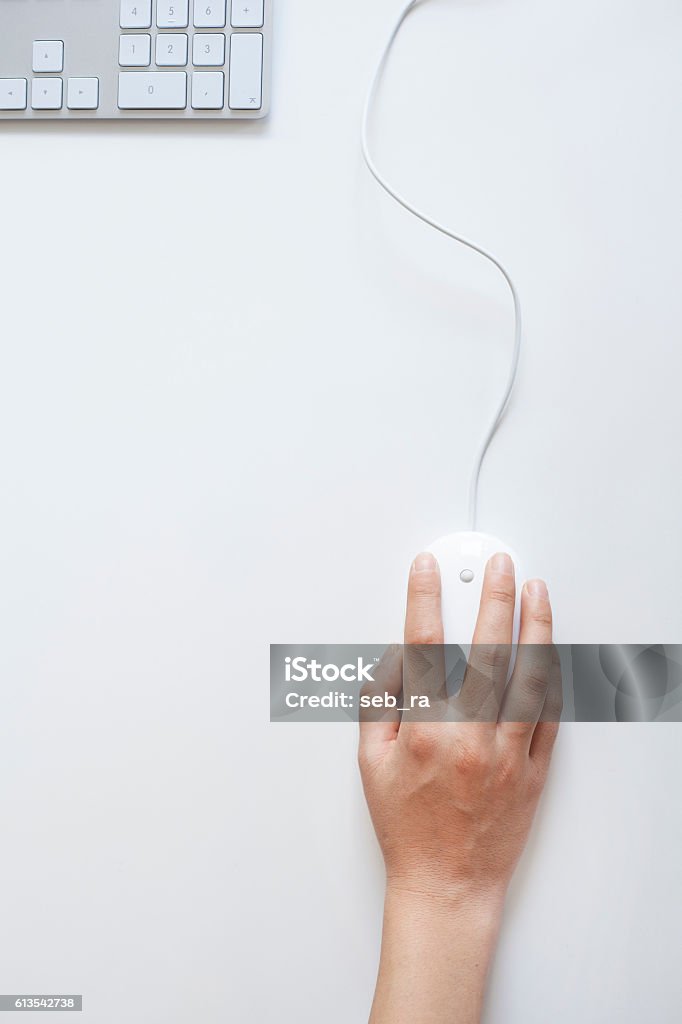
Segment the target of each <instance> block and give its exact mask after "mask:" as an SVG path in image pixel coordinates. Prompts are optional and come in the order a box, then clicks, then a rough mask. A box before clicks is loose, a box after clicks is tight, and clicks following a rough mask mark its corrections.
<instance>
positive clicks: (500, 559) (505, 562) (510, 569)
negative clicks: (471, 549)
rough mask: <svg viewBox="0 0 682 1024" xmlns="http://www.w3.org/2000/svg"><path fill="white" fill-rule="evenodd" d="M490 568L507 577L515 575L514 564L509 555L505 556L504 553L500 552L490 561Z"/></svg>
mask: <svg viewBox="0 0 682 1024" xmlns="http://www.w3.org/2000/svg"><path fill="white" fill-rule="evenodd" d="M490 568H491V569H492V570H493V571H494V572H500V573H503V574H504V575H505V576H513V575H514V563H513V562H512V560H511V558H510V557H509V555H505V554H504V552H502V551H500V552H499V553H498V554H496V555H493V557H492V558H491V559H490Z"/></svg>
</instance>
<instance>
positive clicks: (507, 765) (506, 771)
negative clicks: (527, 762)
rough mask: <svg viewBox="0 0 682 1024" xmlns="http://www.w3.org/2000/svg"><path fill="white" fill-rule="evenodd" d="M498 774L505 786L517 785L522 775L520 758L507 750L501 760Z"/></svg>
mask: <svg viewBox="0 0 682 1024" xmlns="http://www.w3.org/2000/svg"><path fill="white" fill-rule="evenodd" d="M497 774H498V778H499V780H500V782H501V783H502V785H503V786H515V785H516V784H517V783H518V781H519V779H520V777H521V765H520V762H519V758H518V757H516V756H515V754H514V753H511V752H507V753H506V754H505V755H503V756H502V757H501V758H500V760H499V763H498V767H497Z"/></svg>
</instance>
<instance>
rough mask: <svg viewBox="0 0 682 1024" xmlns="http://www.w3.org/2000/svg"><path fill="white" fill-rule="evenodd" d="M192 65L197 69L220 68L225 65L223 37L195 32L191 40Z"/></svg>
mask: <svg viewBox="0 0 682 1024" xmlns="http://www.w3.org/2000/svg"><path fill="white" fill-rule="evenodd" d="M192 63H193V64H195V65H196V66H197V67H209V68H210V67H214V68H215V67H222V65H223V64H224V63H225V36H224V35H221V34H214V35H205V34H203V33H200V32H197V34H196V35H195V36H194V39H193V40H192Z"/></svg>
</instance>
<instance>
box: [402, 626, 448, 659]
mask: <svg viewBox="0 0 682 1024" xmlns="http://www.w3.org/2000/svg"><path fill="white" fill-rule="evenodd" d="M442 642H443V631H442V630H441V629H439V628H438V626H437V625H436V624H435V623H424V624H423V625H420V626H415V627H414V629H413V630H412V632H411V634H410V643H411V644H412V645H413V646H416V647H419V646H420V645H424V646H425V647H430V646H432V645H433V644H442ZM413 653H416V654H417V655H419V653H420V652H419V651H418V650H417V651H416V652H413Z"/></svg>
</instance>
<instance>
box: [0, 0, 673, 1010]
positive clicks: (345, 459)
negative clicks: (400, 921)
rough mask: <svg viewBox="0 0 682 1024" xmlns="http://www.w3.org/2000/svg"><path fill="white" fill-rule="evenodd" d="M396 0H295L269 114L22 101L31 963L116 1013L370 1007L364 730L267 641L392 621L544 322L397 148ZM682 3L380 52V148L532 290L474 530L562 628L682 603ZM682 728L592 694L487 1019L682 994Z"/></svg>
mask: <svg viewBox="0 0 682 1024" xmlns="http://www.w3.org/2000/svg"><path fill="white" fill-rule="evenodd" d="M112 2H113V0H112ZM396 9H397V3H396V2H394V0H374V2H373V3H372V4H363V5H360V4H350V5H349V4H324V5H321V4H319V3H316V2H314V0H287V2H286V3H284V2H280V3H279V4H278V5H277V11H276V47H275V49H276V62H275V87H274V103H273V113H272V117H271V119H270V120H269V121H268V122H267V123H263V124H248V125H247V124H244V125H226V124H217V125H207V124H203V125H200V124H197V125H185V126H182V127H180V126H176V125H173V124H170V123H166V124H158V125H153V126H150V125H148V124H129V125H102V124H99V125H89V124H76V125H70V126H68V125H64V124H58V125H57V124H55V125H49V126H48V125H34V126H28V125H20V124H10V125H3V127H2V133H1V134H2V149H3V154H4V157H3V161H2V171H1V172H0V178H1V183H2V184H1V188H2V195H3V213H2V245H0V285H1V290H2V295H1V297H0V298H1V304H2V305H1V313H0V317H1V324H2V351H3V358H2V372H1V373H0V436H2V439H3V443H2V445H1V453H0V504H1V507H2V524H3V528H2V531H1V533H0V565H1V571H0V616H1V621H2V630H1V632H2V642H1V643H0V676H1V678H2V680H3V685H2V707H1V708H0V749H2V772H1V773H0V818H1V820H2V823H3V825H2V836H1V838H0V845H1V847H2V863H3V870H2V875H3V880H4V884H3V896H2V919H3V922H4V927H3V928H2V929H1V937H0V962H2V965H3V966H2V975H3V983H2V986H3V990H4V991H8V992H12V991H13V992H32V991H38V992H41V991H43V992H53V991H56V992H83V993H84V996H85V1006H86V1011H85V1013H84V1015H83V1020H84V1021H88V1020H90V1021H93V1022H96V1024H114V1022H115V1024H119V1022H120V1021H122V1020H125V1021H126V1022H127V1024H138V1022H139V1024H157V1022H158V1024H161V1022H163V1024H185V1022H186V1021H190V1020H192V1021H195V1020H201V1021H202V1022H203V1024H218V1022H222V1021H225V1020H234V1021H246V1020H253V1021H275V1020H277V1021H283V1022H286V1024H294V1022H295V1024H308V1022H310V1024H313V1022H314V1024H318V1022H319V1021H320V1020H325V1021H326V1022H327V1024H342V1022H344V1024H345V1022H347V1021H350V1020H362V1019H363V1016H364V1015H365V1014H366V1012H367V1008H368V1004H369V1000H370V996H371V989H372V983H373V977H374V971H375V966H376V956H377V944H378V933H379V921H380V904H381V873H380V867H379V864H378V856H377V853H376V849H375V847H374V842H373V839H372V837H371V834H370V830H369V826H368V824H367V820H366V817H365V814H364V810H363V806H362V799H361V793H360V789H359V784H358V780H357V776H356V771H355V765H354V749H353V748H354V744H355V730H354V728H353V727H352V726H348V727H345V726H339V727H329V728H323V727H316V726H302V727H294V728H288V727H286V726H279V727H270V726H269V725H268V722H267V716H268V703H267V665H268V650H267V645H268V644H269V643H270V642H307V641H310V642H326V641H335V642H351V643H352V642H359V641H363V642H369V641H372V642H374V641H376V642H383V641H391V640H394V639H397V638H399V633H400V620H401V615H402V609H403V600H404V593H403V590H404V579H405V574H406V570H407V567H408V564H409V561H410V559H411V557H412V556H413V555H414V554H415V553H416V552H417V551H418V550H419V549H420V548H421V547H422V546H424V545H425V544H427V543H428V542H429V541H430V540H432V539H433V538H434V537H437V536H439V535H441V534H443V533H445V532H449V531H450V530H452V529H457V528H460V527H461V526H462V524H463V517H464V513H465V502H466V495H465V483H466V481H467V480H468V476H469V469H470V463H471V458H472V453H473V451H474V447H475V442H476V441H477V440H478V437H479V433H480V430H481V429H482V425H483V423H484V420H485V419H486V417H487V416H488V412H489V409H490V408H491V406H492V404H493V403H494V401H495V399H496V396H497V394H498V390H499V387H500V384H501V382H502V379H503V374H504V371H505V369H506V361H507V358H508V355H509V350H510V348H509V347H510V330H511V320H510V308H509V301H508V297H507V295H506V293H505V291H504V287H503V285H502V284H501V282H500V280H499V279H498V278H497V277H496V276H495V274H494V273H493V272H492V271H491V270H490V269H489V268H487V267H486V266H485V265H483V264H482V263H481V262H480V261H479V260H477V259H476V258H475V257H473V256H472V255H470V254H467V253H466V252H462V251H459V250H458V249H457V248H456V247H454V246H453V245H451V244H449V243H447V242H446V241H445V240H443V239H440V238H435V237H433V236H432V234H431V233H429V232H428V231H427V230H426V229H424V228H422V227H421V226H419V225H417V224H414V223H411V221H410V219H409V218H408V217H407V216H406V215H405V214H403V213H402V212H401V211H399V210H398V209H396V208H394V207H393V206H392V205H391V203H390V201H389V200H388V199H386V198H385V197H383V196H381V195H380V194H379V193H378V190H377V188H376V187H375V186H374V184H373V183H372V182H371V181H370V180H369V179H368V176H367V174H366V173H365V172H364V170H363V168H362V166H361V163H360V158H359V153H358V123H359V117H360V111H361V104H362V99H363V94H364V89H365V86H366V84H367V81H368V77H369V75H370V72H371V70H372V67H373V63H374V60H375V57H376V56H377V55H378V50H379V47H380V44H381V42H382V40H383V38H384V35H385V33H386V30H387V27H388V24H389V22H390V20H391V18H392V17H393V16H394V14H395V12H396ZM681 42H682V8H681V7H680V5H679V4H678V3H675V2H674V0H599V2H597V3H595V2H594V0H573V2H571V3H570V4H567V3H565V2H561V0H505V2H500V0H497V2H494V0H482V2H480V3H476V4H467V3H455V2H449V0H432V2H431V3H428V4H425V5H424V6H423V7H422V8H420V9H418V11H417V12H416V13H415V14H414V16H413V17H412V19H411V23H410V25H409V27H408V28H406V30H405V33H404V36H403V37H402V39H401V41H400V43H399V45H398V47H397V50H396V55H395V61H394V63H393V65H392V68H391V72H390V75H389V79H388V81H387V88H386V91H385V93H384V99H383V103H382V114H381V124H380V125H379V126H378V130H377V133H376V145H377V152H378V154H379V158H380V162H381V164H382V165H383V166H385V167H387V168H389V169H390V171H391V174H392V176H393V177H394V178H395V180H396V182H398V183H400V185H401V187H402V188H403V189H404V191H405V192H406V193H408V194H409V195H411V196H414V197H415V198H418V199H419V200H420V201H421V203H422V204H423V205H424V206H425V207H426V208H427V209H428V210H430V211H433V213H435V214H437V215H438V216H440V217H442V218H443V219H445V220H446V221H447V222H450V223H452V224H453V225H457V226H459V227H460V228H461V230H462V231H463V232H465V233H468V234H469V235H471V236H472V237H474V238H475V239H477V240H480V241H481V242H482V243H484V244H487V245H489V246H491V247H492V248H493V249H494V250H495V251H496V252H497V253H498V254H499V255H500V256H501V257H502V258H503V259H505V260H507V261H508V263H509V265H510V266H511V268H512V269H513V272H514V275H515V277H516V280H517V283H518V286H519V288H520V291H521V294H522V296H523V299H524V303H525V317H526V332H525V336H526V347H525V351H524V355H523V363H522V367H521V376H520V381H519V387H518V391H517V393H516V396H515V399H514V402H513V405H512V407H511V408H510V411H509V414H508V417H507V421H506V424H505V427H504V430H503V431H502V433H501V434H500V436H499V438H498V439H497V441H496V442H495V445H494V448H493V449H492V451H491V453H490V458H489V460H488V462H487V464H486V467H485V470H484V474H483V478H482V488H481V527H482V528H483V529H488V530H490V531H491V532H496V533H498V534H500V535H502V536H503V537H506V538H508V539H509V541H510V542H511V543H513V544H514V545H515V546H516V547H517V549H518V550H519V551H521V552H523V554H524V556H525V561H526V565H527V567H528V570H529V571H530V572H531V573H533V574H536V573H538V574H540V573H541V574H544V575H545V576H546V577H547V579H548V581H549V584H550V589H551V592H552V595H553V598H554V602H555V606H556V614H557V629H558V639H559V640H561V641H568V642H632V643H634V642H669V643H670V642H676V641H679V640H680V620H681V613H682V599H681V597H680V594H681V588H680V572H681V571H682V558H681V551H680V540H679V522H680V511H681V504H682V502H681V496H680V482H679V481H680V474H679V458H678V448H679V436H680V427H681V425H682V424H681V413H680V400H679V392H680V385H679V382H680V377H681V374H682V346H681V345H680V340H681V327H682V291H681V290H680V286H679V282H680V279H681V277H682V248H681V246H680V241H679V229H680V224H681V223H682V192H681V190H680V187H679V182H680V181H681V180H682V145H681V143H680V131H679V120H680V98H681V93H682V63H681V62H680V59H679V54H680V43H681ZM681 768H682V746H681V745H680V733H679V729H678V728H677V727H674V726H663V727H655V726H650V727H646V726H626V727H617V726H613V727H604V726H596V725H595V726H575V725H574V726H569V727H567V728H565V729H564V732H563V735H562V737H561V739H560V742H559V747H558V750H557V755H556V763H555V767H554V773H553V777H552V781H551V785H550V793H549V794H548V799H547V800H546V802H545V804H544V808H543V812H542V815H541V820H540V821H539V823H538V828H537V831H536V833H535V835H534V839H533V842H532V844H531V848H530V849H529V851H528V856H527V857H526V859H525V861H524V864H523V866H522V870H521V876H520V877H519V879H518V880H517V886H516V888H515V891H514V895H513V898H512V900H511V904H510V910H509V915H508V918H507V922H506V927H505V932H504V935H503V938H502V943H501V947H500V950H499V955H498V959H497V964H496V969H495V974H494V978H493V981H492V992H491V999H490V1003H489V1010H488V1016H487V1018H486V1021H487V1022H488V1024H493V1022H502V1021H504V1022H505V1024H546V1022H547V1021H549V1020H551V1021H553V1022H554V1024H569V1022H570V1024H573V1022H575V1021H576V1020H581V1021H585V1022H586V1024H602V1022H603V1021H605V1020H613V1021H615V1020H618V1021H619V1024H640V1022H641V1021H642V1020H644V1019H647V1020H652V1021H656V1024H673V1022H674V1021H676V1020H677V1019H678V1013H679V1005H680V999H681V997H682V975H681V974H680V971H679V964H678V960H679V936H680V926H679V920H680V909H681V902H682V876H681V874H680V871H679V859H680V843H681V841H682V811H681V810H680V806H681V805H680V799H679V795H680V789H679V785H680V784H679V778H680V769H681ZM10 1019H11V1015H10V1016H8V1024H9V1021H10Z"/></svg>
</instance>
